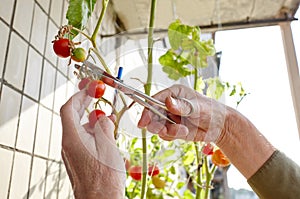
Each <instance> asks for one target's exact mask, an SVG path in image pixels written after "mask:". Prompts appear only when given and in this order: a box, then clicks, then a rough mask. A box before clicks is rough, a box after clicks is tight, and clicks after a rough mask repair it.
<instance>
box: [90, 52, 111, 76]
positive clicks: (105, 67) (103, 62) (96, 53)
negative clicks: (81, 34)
mask: <svg viewBox="0 0 300 199" xmlns="http://www.w3.org/2000/svg"><path fill="white" fill-rule="evenodd" d="M91 50H92V51H93V52H94V53H95V55H96V56H97V58H98V59H99V61H100V62H101V64H102V66H103V67H104V69H105V71H106V72H107V73H109V74H111V71H110V70H109V67H108V66H107V64H106V63H105V61H104V59H103V57H102V56H101V55H100V53H99V51H98V49H97V48H91Z"/></svg>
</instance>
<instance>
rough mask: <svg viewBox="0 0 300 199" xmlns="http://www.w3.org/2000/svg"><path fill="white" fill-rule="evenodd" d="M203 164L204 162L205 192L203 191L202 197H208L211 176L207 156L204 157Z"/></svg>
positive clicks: (205, 198) (206, 198)
mask: <svg viewBox="0 0 300 199" xmlns="http://www.w3.org/2000/svg"><path fill="white" fill-rule="evenodd" d="M204 164H205V173H206V182H205V192H204V199H208V194H209V191H210V181H211V178H212V174H211V173H210V172H209V169H208V168H209V165H208V161H207V156H205V157H204Z"/></svg>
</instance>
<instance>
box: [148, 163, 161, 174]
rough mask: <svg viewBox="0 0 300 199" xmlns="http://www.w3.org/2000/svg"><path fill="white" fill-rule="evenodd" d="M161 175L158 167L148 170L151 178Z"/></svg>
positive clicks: (151, 167)
mask: <svg viewBox="0 0 300 199" xmlns="http://www.w3.org/2000/svg"><path fill="white" fill-rule="evenodd" d="M158 174H159V168H158V167H157V166H153V165H152V166H150V167H149V168H148V175H149V176H156V175H158Z"/></svg>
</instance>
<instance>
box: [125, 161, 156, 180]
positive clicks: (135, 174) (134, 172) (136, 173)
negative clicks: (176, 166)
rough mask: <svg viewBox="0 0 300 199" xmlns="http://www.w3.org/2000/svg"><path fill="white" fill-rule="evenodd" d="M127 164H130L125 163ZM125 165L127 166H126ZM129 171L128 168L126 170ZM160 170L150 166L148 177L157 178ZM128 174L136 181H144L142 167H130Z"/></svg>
mask: <svg viewBox="0 0 300 199" xmlns="http://www.w3.org/2000/svg"><path fill="white" fill-rule="evenodd" d="M125 163H126V164H130V163H129V161H128V160H126V161H125ZM126 164H125V165H126ZM126 169H127V168H126ZM159 172H160V171H159V168H158V167H157V166H156V165H155V166H153V165H150V166H149V167H148V172H147V173H148V175H149V176H151V177H153V176H157V175H158V174H159ZM128 174H129V175H130V176H131V177H132V179H134V180H141V179H142V166H140V165H133V166H129V168H128Z"/></svg>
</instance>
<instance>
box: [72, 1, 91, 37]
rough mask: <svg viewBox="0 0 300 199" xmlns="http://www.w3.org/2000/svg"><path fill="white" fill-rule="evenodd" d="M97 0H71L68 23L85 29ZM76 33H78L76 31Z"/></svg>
mask: <svg viewBox="0 0 300 199" xmlns="http://www.w3.org/2000/svg"><path fill="white" fill-rule="evenodd" d="M96 1H97V0H70V2H69V7H68V10H67V15H66V18H67V20H68V24H69V25H72V26H73V27H75V28H78V29H80V30H84V29H85V27H86V25H87V23H88V20H89V18H90V16H91V14H92V12H93V11H94V7H95V4H96ZM74 34H75V35H76V34H77V33H74Z"/></svg>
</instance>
